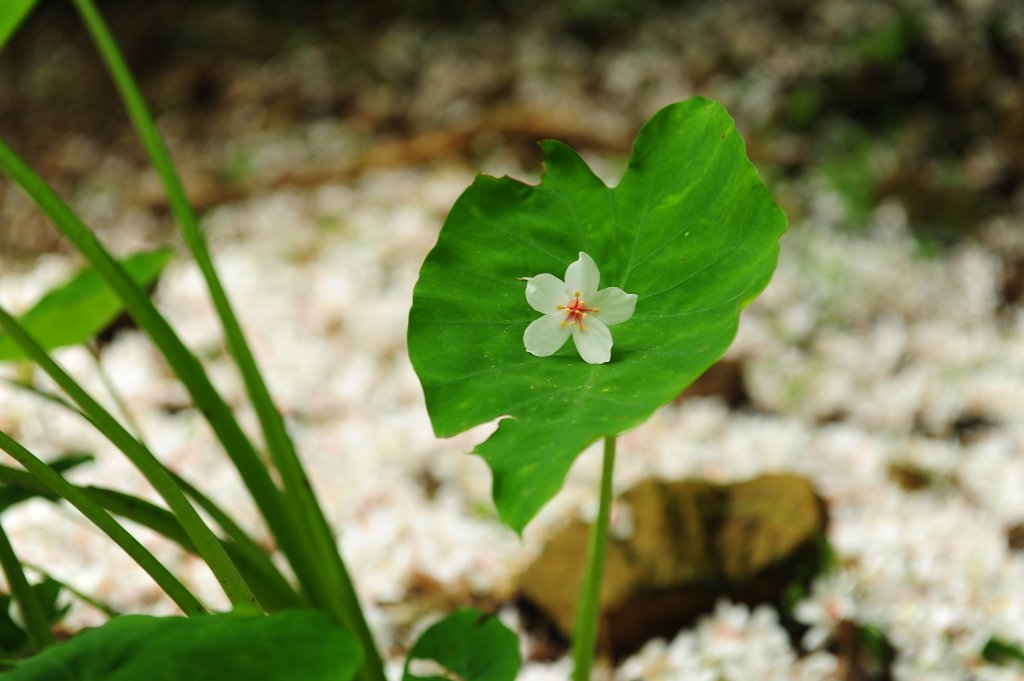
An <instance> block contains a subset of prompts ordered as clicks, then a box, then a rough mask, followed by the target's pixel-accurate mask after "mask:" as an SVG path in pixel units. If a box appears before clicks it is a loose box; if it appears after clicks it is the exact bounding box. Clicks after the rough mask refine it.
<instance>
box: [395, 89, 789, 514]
mask: <svg viewBox="0 0 1024 681" xmlns="http://www.w3.org/2000/svg"><path fill="white" fill-rule="evenodd" d="M541 146H542V148H543V150H544V155H545V165H546V167H547V173H546V174H545V175H544V177H543V180H542V182H541V183H540V184H539V185H537V186H530V185H527V184H523V183H521V182H517V181H515V180H512V179H509V178H507V177H505V178H493V177H487V176H481V177H479V178H477V180H476V181H475V182H474V183H473V184H472V185H471V186H470V187H469V188H468V189H467V190H466V191H465V192H464V193H463V194H462V196H461V197H460V198H459V200H458V201H457V202H456V203H455V205H454V206H453V207H452V210H451V213H450V214H449V215H448V218H447V220H445V223H444V227H443V228H442V229H441V233H440V236H439V237H438V241H437V245H436V246H435V247H434V249H433V250H432V251H431V252H430V254H429V255H428V256H427V259H426V261H425V262H424V263H423V267H422V269H421V270H420V278H419V281H418V282H417V284H416V288H415V291H414V293H413V306H412V311H411V312H410V315H409V356H410V358H411V360H412V364H413V367H414V368H415V369H416V372H417V374H418V375H419V378H420V381H421V383H422V384H423V391H424V394H425V396H426V402H427V409H428V411H429V412H430V418H431V422H432V423H433V426H434V431H435V432H436V433H437V435H439V436H441V437H448V436H452V435H455V434H457V433H460V432H462V431H464V430H466V429H468V428H470V427H472V426H475V425H478V424H480V423H485V422H488V421H491V420H493V419H495V418H498V417H507V418H504V419H503V420H502V421H501V423H500V424H499V426H498V429H497V431H496V432H495V433H494V434H493V435H492V436H491V437H490V439H488V440H487V441H486V442H484V443H483V444H481V445H479V446H477V448H476V449H475V450H474V451H475V453H477V454H479V455H481V456H482V457H483V458H484V459H485V460H486V461H487V463H488V464H489V465H490V467H491V470H492V472H493V475H494V481H493V494H494V500H495V503H496V505H497V508H498V512H499V514H500V516H501V518H502V520H504V522H505V523H507V524H508V525H509V526H511V527H512V528H514V529H516V530H517V531H521V530H522V528H523V527H525V526H526V524H527V523H528V522H529V520H530V519H531V518H532V517H533V516H534V515H535V514H536V513H537V511H538V510H539V509H540V507H541V506H542V505H543V504H544V503H545V502H547V501H548V500H549V499H550V498H551V497H552V496H553V495H554V494H555V493H556V492H557V491H558V489H559V488H560V487H561V485H562V482H563V480H564V478H565V474H566V472H567V471H568V469H569V466H570V465H571V464H572V462H573V460H574V459H575V458H576V456H577V455H578V454H579V453H580V452H581V451H582V450H583V449H584V448H585V447H586V446H587V445H589V444H590V443H592V442H593V441H594V440H596V439H598V438H600V437H602V436H606V435H616V434H618V433H622V432H623V431H625V430H628V429H630V428H633V427H634V426H636V425H638V424H640V423H642V422H643V421H644V420H646V419H647V418H648V417H649V416H650V415H651V414H652V413H653V412H654V410H655V409H657V408H658V407H660V406H661V405H663V404H665V403H666V402H668V401H670V400H672V399H673V398H674V397H676V396H677V395H678V394H679V393H680V391H681V390H682V389H683V388H685V387H686V386H687V385H688V384H689V383H690V382H691V381H693V380H694V379H695V378H696V377H698V376H699V375H700V374H701V373H702V372H703V371H704V370H705V369H707V367H708V366H710V365H711V364H712V363H713V362H714V361H715V360H716V359H718V358H719V357H720V356H721V355H722V354H723V353H724V352H725V350H726V349H727V348H728V346H729V344H730V343H731V342H732V339H733V337H734V336H735V334H736V327H737V324H738V316H739V312H740V310H741V309H742V308H743V307H744V306H745V305H746V304H747V303H749V302H750V301H751V300H752V299H753V298H754V297H755V296H756V295H757V294H758V293H759V292H760V291H761V290H762V289H763V288H764V287H765V286H766V285H767V283H768V280H769V279H770V278H771V274H772V272H773V270H774V269H775V263H776V260H777V256H778V239H779V236H780V235H781V234H782V233H783V232H784V231H785V227H786V219H785V215H784V214H783V213H782V211H781V210H780V209H779V207H778V206H777V205H776V204H775V202H774V201H773V200H772V197H771V194H770V193H769V192H768V190H767V189H766V188H765V186H764V184H762V182H761V180H760V178H759V177H758V175H757V171H756V170H755V169H754V167H753V166H752V165H751V164H750V162H749V161H748V160H747V156H746V151H745V149H744V145H743V140H742V138H741V137H740V135H739V133H738V132H737V130H736V128H735V126H734V124H733V121H732V119H731V118H730V117H729V115H728V114H727V113H726V111H725V109H723V108H722V107H721V106H720V105H718V104H716V103H715V102H712V101H709V100H706V99H700V98H694V99H690V100H687V101H685V102H681V103H678V104H673V105H671V106H668V107H666V108H664V109H662V110H661V111H659V112H658V113H657V114H656V115H655V116H654V117H653V118H652V119H651V120H650V121H649V122H648V123H647V124H646V125H645V126H644V127H643V129H642V130H641V131H640V133H639V135H638V136H637V139H636V142H635V144H634V147H633V155H632V158H631V159H630V163H629V168H628V170H627V171H626V174H625V176H624V177H623V178H622V181H621V182H620V183H619V185H618V186H617V187H615V188H614V189H611V188H608V187H607V186H605V185H604V183H602V182H601V180H599V179H598V178H597V177H596V176H595V175H594V173H593V172H591V170H590V168H588V167H587V165H586V164H585V163H584V162H583V160H582V159H580V157H579V156H578V155H577V154H576V153H575V152H574V151H572V150H571V149H570V148H568V147H566V146H565V145H563V144H560V143H558V142H544V143H542V145H541ZM580 251H584V252H586V253H588V254H589V255H590V256H592V257H593V258H594V260H595V261H596V263H597V266H598V268H599V269H600V272H601V288H605V287H608V286H618V287H620V288H622V289H624V290H625V291H626V292H628V293H635V294H638V296H639V298H638V301H637V305H636V312H635V314H634V316H633V318H632V319H630V320H629V321H627V322H625V323H623V324H620V325H618V326H615V327H613V329H612V335H613V337H614V341H615V345H614V347H613V349H612V357H611V362H609V363H608V364H602V365H590V364H586V363H584V362H583V361H582V360H581V359H580V358H579V357H578V356H577V355H576V352H575V350H574V349H573V346H572V343H571V342H570V343H568V344H567V345H566V346H565V347H563V349H562V350H561V351H560V352H558V353H556V354H555V355H553V356H551V357H545V358H538V357H534V356H532V355H530V354H528V353H527V352H526V350H525V349H524V346H523V332H524V330H525V329H526V327H527V325H528V324H529V323H530V322H531V321H533V320H534V319H536V318H537V317H538V316H539V314H538V313H536V312H535V311H534V310H532V309H531V308H530V306H529V305H528V304H527V302H526V297H525V288H526V284H525V282H524V281H521V279H522V278H523V277H531V276H535V275H537V274H540V273H543V272H550V273H552V274H554V275H555V276H557V277H558V278H562V276H563V273H564V272H565V269H566V267H567V266H568V265H569V264H570V263H572V262H573V261H575V260H576V259H577V257H578V254H579V252H580Z"/></svg>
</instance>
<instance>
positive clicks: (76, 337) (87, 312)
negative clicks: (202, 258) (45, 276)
mask: <svg viewBox="0 0 1024 681" xmlns="http://www.w3.org/2000/svg"><path fill="white" fill-rule="evenodd" d="M172 255H173V254H172V252H171V251H170V250H168V249H158V250H155V251H144V252H141V253H136V254H135V255H133V256H131V257H129V258H127V259H126V260H124V261H122V263H121V264H122V265H123V266H124V268H125V269H126V270H128V274H129V275H131V277H132V279H134V280H135V283H136V284H138V285H139V286H148V285H149V284H151V283H152V282H153V281H155V280H156V278H157V276H158V275H159V274H160V272H161V271H163V269H164V267H165V266H166V265H167V263H168V262H170V261H171V257H172ZM122 309H123V305H122V304H121V300H120V299H119V298H118V297H117V294H116V293H114V292H113V291H112V290H111V289H110V288H109V287H108V286H107V285H106V283H104V281H103V279H102V278H101V277H100V276H99V275H98V274H97V273H96V271H95V270H92V269H83V270H82V271H80V272H78V273H77V274H76V275H75V276H74V277H72V278H71V279H70V280H69V281H68V282H66V283H64V284H62V285H60V286H59V287H57V288H55V289H53V290H51V291H50V292H49V293H47V294H46V295H45V296H43V297H42V298H41V299H40V300H39V302H38V303H36V304H35V305H34V306H32V308H31V309H29V310H28V312H26V313H25V314H23V315H22V316H21V319H20V321H21V324H22V325H23V326H24V327H25V328H26V329H27V330H28V332H29V333H30V334H32V336H33V337H34V338H35V339H36V341H37V342H38V343H39V344H40V345H42V346H43V348H45V349H46V350H53V349H55V348H60V347H64V346H66V345H78V344H79V343H84V342H86V341H88V340H89V339H91V338H92V337H93V336H95V335H96V334H97V333H99V332H100V331H102V330H103V329H104V328H105V327H106V326H107V325H108V324H110V322H112V321H113V320H114V319H115V318H116V317H117V315H118V314H120V312H121V310H122ZM21 359H25V353H24V352H22V350H21V348H19V347H18V345H17V344H16V343H15V342H14V341H13V340H11V339H10V338H9V337H8V336H6V335H0V362H3V361H11V360H21Z"/></svg>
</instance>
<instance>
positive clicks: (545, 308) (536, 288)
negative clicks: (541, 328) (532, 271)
mask: <svg viewBox="0 0 1024 681" xmlns="http://www.w3.org/2000/svg"><path fill="white" fill-rule="evenodd" d="M571 297H572V293H571V292H569V291H566V290H565V284H563V283H562V280H561V279H559V278H558V277H556V276H555V275H553V274H538V275H537V276H536V277H531V278H530V281H529V283H527V284H526V302H528V303H530V307H532V308H533V309H534V310H536V311H537V312H543V313H544V314H552V313H553V312H555V308H556V307H558V306H559V305H565V304H566V303H568V302H569V300H570V298H571Z"/></svg>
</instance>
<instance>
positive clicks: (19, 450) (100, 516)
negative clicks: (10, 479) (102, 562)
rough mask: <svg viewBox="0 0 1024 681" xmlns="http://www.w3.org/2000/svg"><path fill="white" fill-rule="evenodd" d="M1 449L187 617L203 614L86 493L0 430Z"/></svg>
mask: <svg viewBox="0 0 1024 681" xmlns="http://www.w3.org/2000/svg"><path fill="white" fill-rule="evenodd" d="M0 449H2V450H4V451H5V452H7V453H8V454H9V455H10V456H11V458H13V459H14V460H15V461H17V462H18V463H19V464H21V465H22V467H23V468H24V469H25V470H27V471H28V472H29V473H31V474H32V475H34V476H35V477H36V478H38V479H39V480H40V481H41V482H42V483H43V484H44V485H46V486H47V487H49V488H50V489H51V490H53V492H54V493H55V494H57V495H59V496H60V497H62V498H63V499H65V500H67V502H68V503H69V504H71V505H72V506H74V507H75V508H76V509H78V510H79V511H81V513H82V515H84V516H85V517H86V518H88V519H89V520H91V521H92V523H93V524H94V525H96V527H98V528H99V529H100V530H102V531H103V533H104V534H106V535H107V536H108V537H110V538H111V539H112V540H114V542H115V543H117V545H118V546H120V547H121V548H122V549H124V551H125V553H127V554H128V555H129V556H131V558H132V559H133V560H134V561H135V562H136V563H138V565H139V567H141V568H142V569H143V570H145V571H146V573H147V574H149V576H150V577H152V578H153V581H155V582H156V583H157V585H158V586H159V587H160V588H161V589H163V591H164V593H166V594H167V595H168V596H170V598H171V600H173V601H174V602H175V603H177V605H178V607H179V608H181V609H182V611H183V612H184V613H185V614H186V615H201V614H203V613H205V612H206V609H205V608H204V607H203V604H202V603H200V602H199V599H197V598H196V597H195V596H194V595H192V592H191V591H189V590H188V588H187V587H186V586H185V585H184V584H182V583H181V582H180V581H179V580H178V578H177V577H175V576H174V575H173V574H171V572H170V571H169V570H168V569H167V568H166V567H164V565H163V564H162V563H161V562H160V561H159V560H157V559H156V557H155V556H153V554H152V553H150V552H149V551H148V550H147V549H146V547H145V546H143V545H142V544H140V543H139V541H138V540H137V539H136V538H135V537H133V536H132V535H131V534H130V533H129V532H128V531H127V530H126V529H124V527H122V526H121V525H120V523H118V522H117V521H116V520H114V518H113V517H112V516H111V515H110V514H109V513H107V512H106V511H105V510H103V508H102V507H101V506H100V505H99V504H97V503H96V502H95V501H93V500H92V498H91V497H90V496H89V494H88V492H86V491H85V490H83V489H80V488H79V487H76V486H75V485H73V484H71V483H70V482H68V481H67V480H65V479H64V477H63V476H61V474H60V473H58V472H57V471H55V470H53V468H51V467H50V466H48V465H47V464H46V463H45V462H44V461H42V460H41V459H40V458H39V457H37V456H35V455H34V454H33V453H32V452H30V451H29V450H28V449H26V448H25V447H24V446H22V445H21V443H19V442H18V441H17V440H15V439H14V438H12V437H11V436H10V435H8V434H7V433H5V432H4V431H2V430H0Z"/></svg>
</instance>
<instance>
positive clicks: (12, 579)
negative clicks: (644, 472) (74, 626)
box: [0, 524, 55, 652]
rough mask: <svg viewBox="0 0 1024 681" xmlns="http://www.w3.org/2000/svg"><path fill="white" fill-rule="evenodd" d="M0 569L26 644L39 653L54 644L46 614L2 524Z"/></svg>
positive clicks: (0, 525)
mask: <svg viewBox="0 0 1024 681" xmlns="http://www.w3.org/2000/svg"><path fill="white" fill-rule="evenodd" d="M0 567H2V568H3V571H4V576H5V577H6V578H7V586H8V587H9V588H10V590H11V596H12V597H13V598H14V602H15V603H17V604H18V609H19V610H20V611H21V616H22V618H23V619H24V621H25V628H26V630H27V633H28V642H29V645H30V646H32V652H39V651H40V650H42V649H43V648H45V647H46V646H48V645H51V644H53V643H55V639H54V637H53V632H52V631H50V623H49V622H48V621H47V619H46V612H45V611H44V610H43V605H42V603H40V602H39V597H38V595H37V594H36V592H35V590H34V589H33V588H32V587H31V586H30V585H29V583H28V579H26V578H25V572H24V570H22V567H21V561H19V560H18V556H17V555H15V553H14V547H13V546H11V541H10V540H9V539H8V538H7V532H5V531H4V527H3V524H0Z"/></svg>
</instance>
